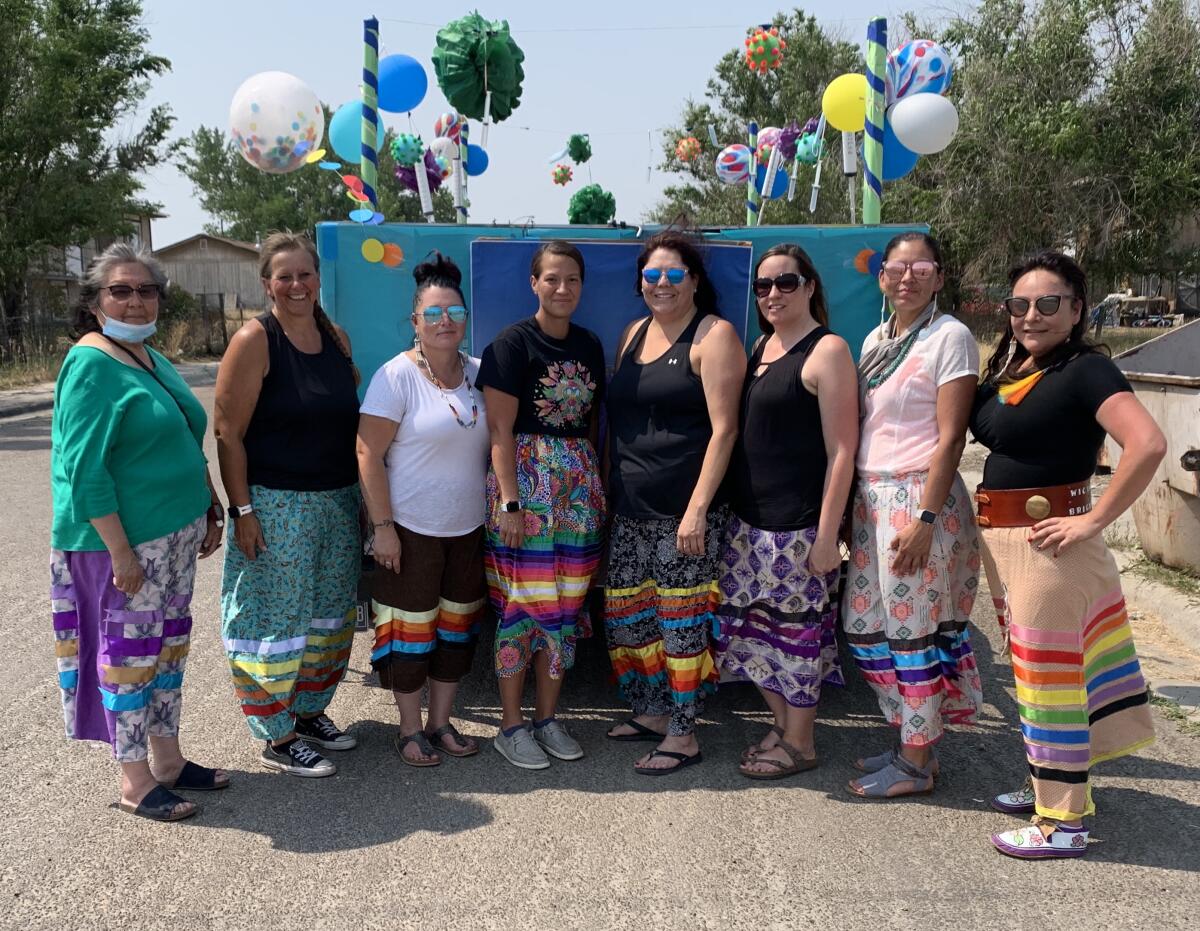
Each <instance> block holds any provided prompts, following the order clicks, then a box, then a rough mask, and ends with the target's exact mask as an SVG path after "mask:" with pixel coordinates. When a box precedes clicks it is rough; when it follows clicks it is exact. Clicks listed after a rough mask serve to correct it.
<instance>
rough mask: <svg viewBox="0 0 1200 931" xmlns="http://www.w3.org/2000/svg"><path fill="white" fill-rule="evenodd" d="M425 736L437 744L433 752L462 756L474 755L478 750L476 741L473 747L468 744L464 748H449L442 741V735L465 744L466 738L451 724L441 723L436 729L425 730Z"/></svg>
mask: <svg viewBox="0 0 1200 931" xmlns="http://www.w3.org/2000/svg"><path fill="white" fill-rule="evenodd" d="M425 737H426V739H428V740H431V741H433V742H434V743H435V744H436V745H437V746H436V747H435V748H434V750H435V752H437V753H445V754H447V755H449V756H457V757H464V756H474V755H475V754H476V753H478V752H479V744H478V743H476V744H475V746H474V747H471V746H469V745H468V747H467V749H466V750H451V749H449V748H447V746H446V745H445V744H444V743H442V738H443V737H453V738H454V741H455V743H460V744H465V743H466V742H467V739H466V738H465V737H463V735H462V734H460V733H459V732H458V728H456V727H455V726H454V725H453V724H443V725H442V726H441V727H439V728H438V729H437V730H436V731H426V732H425Z"/></svg>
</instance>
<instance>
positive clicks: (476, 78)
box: [433, 13, 525, 122]
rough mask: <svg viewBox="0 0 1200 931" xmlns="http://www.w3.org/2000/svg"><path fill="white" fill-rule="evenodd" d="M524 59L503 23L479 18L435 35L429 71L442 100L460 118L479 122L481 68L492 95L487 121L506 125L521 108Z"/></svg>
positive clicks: (458, 21) (471, 17) (449, 26)
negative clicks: (431, 63) (485, 66)
mask: <svg viewBox="0 0 1200 931" xmlns="http://www.w3.org/2000/svg"><path fill="white" fill-rule="evenodd" d="M524 60H525V53H524V52H522V51H521V49H520V48H518V46H517V43H516V42H514V41H513V40H512V36H511V35H509V31H508V21H507V20H496V21H495V22H489V21H488V20H486V19H484V18H483V17H482V16H480V15H479V14H478V13H472V14H470V15H469V16H464V17H463V18H462V19H456V20H454V22H452V23H448V24H447V25H445V26H443V27H442V28H441V29H439V30H438V34H437V47H436V48H434V50H433V71H434V74H435V75H437V82H438V86H439V87H440V88H441V89H442V93H443V94H445V95H446V100H447V101H449V103H450V106H452V107H453V108H454V109H455V110H457V111H458V112H459V113H461V114H463V115H464V116H467V117H470V118H471V119H474V120H482V119H484V112H483V105H484V99H485V96H486V95H485V92H484V79H483V78H484V65H485V63H486V65H487V90H490V91H491V92H492V114H491V115H492V118H493V119H494V120H496V122H500V120H503V119H507V118H508V117H509V116H510V115H511V114H512V112H513V110H515V109H517V107H518V106H519V105H520V103H521V82H522V81H523V80H524V79H525V71H524V69H522V68H521V62H523V61H524Z"/></svg>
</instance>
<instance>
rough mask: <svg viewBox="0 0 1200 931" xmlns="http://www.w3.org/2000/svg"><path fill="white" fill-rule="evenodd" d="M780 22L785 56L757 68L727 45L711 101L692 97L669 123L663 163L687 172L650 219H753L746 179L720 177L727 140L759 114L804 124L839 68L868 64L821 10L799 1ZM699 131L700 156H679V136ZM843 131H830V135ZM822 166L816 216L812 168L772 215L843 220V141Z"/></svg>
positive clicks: (770, 218)
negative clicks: (829, 27)
mask: <svg viewBox="0 0 1200 931" xmlns="http://www.w3.org/2000/svg"><path fill="white" fill-rule="evenodd" d="M773 24H774V25H775V26H777V27H778V28H779V33H780V35H781V36H782V37H783V38H784V40H785V41H786V42H787V50H786V51H785V52H784V56H783V61H782V63H781V64H780V66H779V67H778V68H776V69H775V70H773V71H769V72H767V73H766V74H757V73H754V72H751V71H750V69H749V68H747V67H746V63H745V58H744V53H743V50H742V49H741V48H740V47H739V48H736V49H732V50H730V51H729V52H727V53H726V54H725V55H724V56H723V57H722V58H721V60H720V61H719V62H718V63H717V66H716V72H715V74H714V75H713V76H712V77H711V78H710V79H709V80H708V85H707V89H706V91H705V97H706V98H707V101H706V102H699V103H698V102H696V101H693V100H688V101H687V102H686V103H685V104H684V107H683V113H682V115H681V117H680V120H679V123H678V125H676V126H673V127H671V128H670V129H668V130H667V131H666V134H665V139H664V160H663V162H662V164H661V166H660V167H661V168H662V169H664V170H666V171H673V172H676V173H677V174H680V175H682V176H683V181H682V183H680V184H676V185H671V186H669V187H667V188H666V190H665V191H664V192H663V199H662V200H661V201H660V202H659V203H658V204H656V205H655V207H654V208H653V209H652V210H651V211H650V219H653V220H656V221H658V222H662V223H670V222H672V221H674V220H676V219H678V218H680V217H681V216H682V217H686V218H687V219H688V220H690V221H691V222H692V223H694V224H697V225H702V226H712V225H722V224H724V225H737V224H741V223H744V222H745V219H746V186H745V185H744V184H738V185H732V186H730V185H725V184H722V183H721V182H720V181H719V180H718V179H717V177H716V174H715V173H714V171H713V162H714V160H715V159H716V156H717V152H719V151H720V148H722V147H724V146H726V145H729V144H731V143H734V142H742V143H744V142H745V141H746V125H747V123H749V121H750V120H754V121H756V122H757V123H758V125H759V126H760V127H763V126H781V127H782V126H785V125H787V123H788V122H789V121H791V120H796V121H798V122H799V123H801V124H803V123H804V121H805V120H807V119H808V118H809V117H810V116H819V115H820V113H821V94H822V93H823V92H824V90H825V85H826V84H828V83H829V82H830V81H832V80H833V79H834V78H836V77H837V76H838V75H839V74H844V73H845V72H847V71H858V72H861V71H862V70H863V67H864V64H863V59H862V55H861V53H860V51H859V48H858V45H857V44H855V43H852V42H847V41H844V40H842V39H839V38H835V37H832V36H830V35H828V34H826V33H825V31H824V30H823V29H822V28H821V26H820V25H819V24H818V22H817V20H816V18H815V17H813V16H809V15H807V14H806V13H805V12H804V11H803V10H800V9H796V10H793V11H792V12H791V13H790V14H782V13H781V14H778V15H776V17H775V19H774V21H773ZM709 126H713V127H714V128H715V129H716V132H717V138H718V139H719V140H720V141H721V145H720V146H718V147H714V146H713V145H712V143H711V141H710V139H709V136H708V127H709ZM687 135H693V136H695V137H696V138H697V139H698V140H700V143H701V147H702V151H701V154H700V156H699V157H698V158H697V159H695V160H694V161H691V162H680V161H679V159H678V158H676V156H675V143H676V142H677V141H678V140H679V139H680V138H681V137H683V136H687ZM835 135H836V134H834V133H830V134H829V135H828V137H827V139H830V140H831V139H833V138H834V137H835ZM825 162H826V164H825V166H824V168H823V169H822V179H823V180H822V187H823V188H824V189H825V190H824V194H823V196H822V197H821V199H820V200H819V201H818V204H817V213H816V215H815V216H814V215H813V214H810V213H809V212H808V189H809V185H810V184H811V183H812V180H813V171H814V169H812V168H807V169H804V170H802V171H801V173H800V175H799V178H798V183H797V194H796V199H795V200H794V201H792V202H791V203H788V202H787V200H785V199H781V200H778V201H771V202H770V206H769V207H767V208H766V209H767V214H766V217H767V220H766V222H769V223H841V222H845V219H846V212H847V209H848V208H847V206H846V198H845V196H844V194H841V195H839V189H840V190H841V191H844V189H845V188H844V184H843V183H842V170H841V149H840V148H839V147H838V146H836V145H834V146H828V147H827V151H826V155H825Z"/></svg>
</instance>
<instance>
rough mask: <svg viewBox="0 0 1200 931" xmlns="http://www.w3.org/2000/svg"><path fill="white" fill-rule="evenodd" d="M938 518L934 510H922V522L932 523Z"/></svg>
mask: <svg viewBox="0 0 1200 931" xmlns="http://www.w3.org/2000/svg"><path fill="white" fill-rule="evenodd" d="M936 520H937V515H936V514H934V513H933V511H922V512H921V523H924V524H932V523H933V522H934V521H936Z"/></svg>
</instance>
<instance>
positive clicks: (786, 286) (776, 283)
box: [750, 272, 808, 297]
mask: <svg viewBox="0 0 1200 931" xmlns="http://www.w3.org/2000/svg"><path fill="white" fill-rule="evenodd" d="M807 281H808V279H807V278H805V277H804V276H803V275H797V274H796V273H795V272H785V273H784V274H782V275H776V276H775V277H774V278H755V279H754V281H753V282H752V283H751V285H750V287H751V288H753V289H754V296H755V297H766V296H767V295H768V294H770V293H771V288H772V287H775V288H778V289H779V291H780V293H781V294H791V293H792V292H793V291H795V290H796V289H797V288H798V287H800V285H802V284H805V283H806V282H807Z"/></svg>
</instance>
